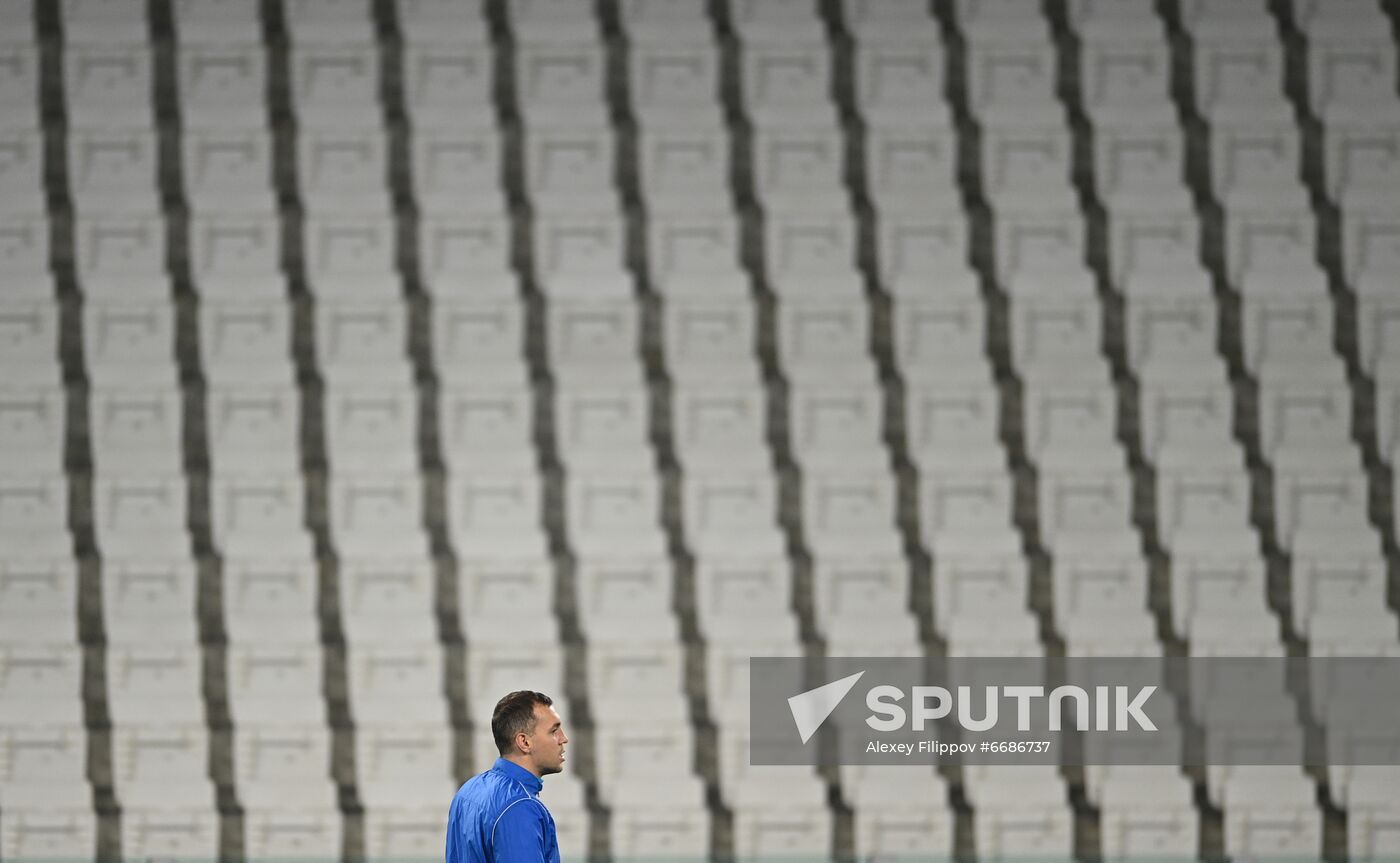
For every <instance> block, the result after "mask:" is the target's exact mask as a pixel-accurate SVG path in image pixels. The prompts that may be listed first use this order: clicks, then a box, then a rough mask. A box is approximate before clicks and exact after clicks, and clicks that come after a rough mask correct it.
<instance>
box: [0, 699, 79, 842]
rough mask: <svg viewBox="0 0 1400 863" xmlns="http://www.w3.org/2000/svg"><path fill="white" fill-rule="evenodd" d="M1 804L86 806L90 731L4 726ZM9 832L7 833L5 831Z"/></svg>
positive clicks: (0, 733)
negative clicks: (88, 737)
mask: <svg viewBox="0 0 1400 863" xmlns="http://www.w3.org/2000/svg"><path fill="white" fill-rule="evenodd" d="M0 741H3V742H4V751H5V753H6V754H5V757H4V758H3V759H2V760H0V806H4V807H5V812H6V813H7V814H8V813H12V812H25V811H43V810H45V809H50V810H55V809H57V810H62V809H67V810H87V809H89V808H90V807H91V802H92V789H91V787H90V786H89V785H88V781H87V757H88V741H87V732H86V731H85V730H84V729H82V728H81V727H74V726H68V725H57V726H40V725H8V726H4V727H0ZM7 838H8V837H7Z"/></svg>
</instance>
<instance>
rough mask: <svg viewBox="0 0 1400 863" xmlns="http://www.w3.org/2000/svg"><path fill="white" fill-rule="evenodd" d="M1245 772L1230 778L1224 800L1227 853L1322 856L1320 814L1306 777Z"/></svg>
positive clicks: (1288, 771) (1291, 772)
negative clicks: (1320, 852) (1320, 854)
mask: <svg viewBox="0 0 1400 863" xmlns="http://www.w3.org/2000/svg"><path fill="white" fill-rule="evenodd" d="M1245 770H1249V768H1244V769H1239V771H1238V772H1237V773H1235V774H1234V775H1232V776H1231V777H1230V779H1229V780H1228V782H1227V784H1226V786H1225V789H1224V794H1223V795H1222V802H1223V803H1224V809H1225V848H1226V850H1227V853H1231V854H1278V855H1290V854H1296V855H1300V856H1301V855H1309V854H1317V853H1319V850H1320V849H1321V847H1322V813H1321V812H1319V811H1318V808H1317V802H1316V789H1315V788H1314V787H1313V784H1312V782H1311V781H1310V780H1309V779H1308V777H1307V776H1305V775H1304V774H1303V773H1302V772H1301V771H1300V770H1299V769H1298V768H1296V767H1294V768H1258V767H1256V768H1252V770H1251V772H1245Z"/></svg>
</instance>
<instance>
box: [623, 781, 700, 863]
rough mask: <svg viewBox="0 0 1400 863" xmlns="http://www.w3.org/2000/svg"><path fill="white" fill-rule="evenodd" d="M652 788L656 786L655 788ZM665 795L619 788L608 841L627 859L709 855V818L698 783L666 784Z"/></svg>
mask: <svg viewBox="0 0 1400 863" xmlns="http://www.w3.org/2000/svg"><path fill="white" fill-rule="evenodd" d="M652 787H653V788H655V787H656V786H655V785H653V786H652ZM661 790H663V791H664V793H662V794H653V793H651V792H650V791H649V792H648V793H647V794H645V795H643V794H638V793H636V791H635V790H634V789H632V788H631V787H630V786H628V785H621V786H619V787H618V788H617V789H616V790H615V791H614V792H612V793H611V794H610V797H611V798H612V799H613V800H614V801H615V802H614V803H613V807H612V812H611V818H610V820H609V824H608V827H609V835H608V840H609V844H610V846H611V847H612V848H613V849H614V853H616V854H619V855H624V856H638V857H641V856H648V855H657V856H662V857H696V858H699V857H704V856H706V855H708V854H709V853H710V847H711V845H710V816H709V813H708V812H707V811H706V810H705V806H704V800H703V795H702V794H701V791H702V790H703V789H702V788H701V787H700V785H699V783H698V782H688V783H678V782H670V781H668V782H666V783H665V785H663V786H662V787H661Z"/></svg>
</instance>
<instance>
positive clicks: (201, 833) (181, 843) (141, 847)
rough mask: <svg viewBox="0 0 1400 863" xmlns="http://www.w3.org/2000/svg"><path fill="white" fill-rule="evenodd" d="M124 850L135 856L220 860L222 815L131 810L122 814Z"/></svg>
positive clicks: (181, 809) (167, 810)
mask: <svg viewBox="0 0 1400 863" xmlns="http://www.w3.org/2000/svg"><path fill="white" fill-rule="evenodd" d="M121 839H122V851H123V853H124V854H129V855H131V856H132V857H170V858H175V859H180V860H204V861H212V860H217V859H218V857H219V816H218V813H216V812H215V811H214V810H213V809H212V808H210V809H203V810H200V811H193V810H187V809H183V808H178V809H177V808H170V809H166V808H155V807H150V808H146V807H135V806H133V807H129V808H127V809H125V810H124V811H123V813H122V822H121Z"/></svg>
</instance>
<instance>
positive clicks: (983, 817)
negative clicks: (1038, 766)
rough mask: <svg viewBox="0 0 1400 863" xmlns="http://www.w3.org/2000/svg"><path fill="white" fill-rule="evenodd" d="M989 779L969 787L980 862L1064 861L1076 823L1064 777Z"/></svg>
mask: <svg viewBox="0 0 1400 863" xmlns="http://www.w3.org/2000/svg"><path fill="white" fill-rule="evenodd" d="M983 769H984V770H988V771H989V772H988V775H987V776H986V777H985V778H981V779H979V781H977V782H975V783H969V784H968V796H969V798H970V799H971V802H972V805H973V831H974V837H975V838H974V839H973V842H974V843H975V844H976V847H977V853H978V855H979V856H985V857H989V858H992V859H997V858H1004V857H1014V856H1018V855H1045V856H1060V855H1066V854H1069V853H1070V848H1071V846H1072V844H1073V842H1072V836H1073V829H1072V817H1071V812H1070V808H1069V804H1068V802H1067V801H1066V799H1065V789H1064V787H1063V785H1062V784H1061V780H1060V779H1059V777H1057V776H1054V775H1046V774H1041V773H1038V772H1037V773H1036V774H1034V775H1021V774H1024V773H1025V772H1026V768H1022V770H1021V771H1019V772H1018V773H1017V774H1006V775H1001V776H998V775H997V774H995V773H991V772H990V770H991V769H992V768H983Z"/></svg>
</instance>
